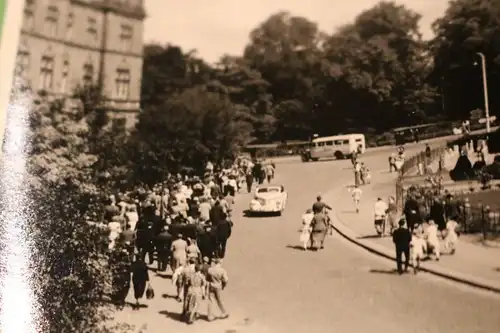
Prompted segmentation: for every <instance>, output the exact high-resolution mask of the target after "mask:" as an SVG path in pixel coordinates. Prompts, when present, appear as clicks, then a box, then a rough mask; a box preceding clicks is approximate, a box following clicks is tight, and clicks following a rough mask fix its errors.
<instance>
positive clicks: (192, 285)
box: [185, 265, 207, 324]
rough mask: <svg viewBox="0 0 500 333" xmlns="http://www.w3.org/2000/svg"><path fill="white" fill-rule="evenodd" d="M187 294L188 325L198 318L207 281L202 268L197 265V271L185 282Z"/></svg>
mask: <svg viewBox="0 0 500 333" xmlns="http://www.w3.org/2000/svg"><path fill="white" fill-rule="evenodd" d="M185 283H186V288H187V293H186V300H185V302H186V313H185V318H186V322H187V323H188V324H193V323H194V321H195V319H196V318H197V316H198V310H199V307H200V304H201V302H202V300H203V299H205V291H206V289H207V288H206V284H207V281H206V279H205V276H204V275H203V273H202V266H201V265H196V266H195V271H194V272H193V273H191V274H190V275H189V277H188V278H187V279H186V281H185Z"/></svg>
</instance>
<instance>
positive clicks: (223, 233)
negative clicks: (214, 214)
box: [215, 214, 232, 259]
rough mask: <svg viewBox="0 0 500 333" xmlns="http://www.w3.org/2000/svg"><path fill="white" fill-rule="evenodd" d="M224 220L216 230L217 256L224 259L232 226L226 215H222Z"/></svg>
mask: <svg viewBox="0 0 500 333" xmlns="http://www.w3.org/2000/svg"><path fill="white" fill-rule="evenodd" d="M222 217H223V219H222V220H221V221H220V222H219V224H218V225H217V226H216V227H215V228H216V255H217V257H218V258H221V259H223V258H224V257H225V256H226V246H227V240H228V239H229V237H231V232H232V225H231V222H230V221H229V220H228V219H227V217H226V215H225V214H223V215H222Z"/></svg>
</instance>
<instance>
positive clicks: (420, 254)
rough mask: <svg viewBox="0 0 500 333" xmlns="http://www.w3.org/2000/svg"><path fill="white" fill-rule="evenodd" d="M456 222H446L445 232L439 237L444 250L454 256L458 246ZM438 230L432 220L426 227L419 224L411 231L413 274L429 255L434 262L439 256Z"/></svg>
mask: <svg viewBox="0 0 500 333" xmlns="http://www.w3.org/2000/svg"><path fill="white" fill-rule="evenodd" d="M457 229H458V222H457V221H455V220H451V219H450V220H448V221H447V222H446V231H445V233H444V234H442V235H441V237H442V238H443V239H444V249H445V251H447V252H449V253H450V254H454V253H455V251H456V249H457V244H458V233H457ZM439 234H440V232H439V229H438V226H437V225H436V223H435V222H434V220H429V221H428V222H427V225H426V226H424V224H421V225H420V226H418V227H417V228H415V229H414V230H413V235H412V239H411V243H410V246H411V258H412V261H413V267H414V270H415V274H416V273H417V271H418V269H419V268H420V262H421V261H422V260H424V259H426V258H428V257H429V256H430V255H433V256H434V258H435V260H436V261H439V258H440V256H441V243H440V241H439Z"/></svg>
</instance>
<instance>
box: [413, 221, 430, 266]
mask: <svg viewBox="0 0 500 333" xmlns="http://www.w3.org/2000/svg"><path fill="white" fill-rule="evenodd" d="M426 253H427V243H426V242H425V239H423V238H422V234H421V232H420V230H414V231H413V236H412V239H411V258H412V262H413V272H414V273H415V274H417V272H418V270H419V269H420V262H421V261H422V260H424V258H425V256H426V255H425V254H426Z"/></svg>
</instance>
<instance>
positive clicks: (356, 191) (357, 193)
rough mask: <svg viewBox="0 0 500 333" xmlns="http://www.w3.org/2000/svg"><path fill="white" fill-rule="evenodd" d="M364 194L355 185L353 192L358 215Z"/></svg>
mask: <svg viewBox="0 0 500 333" xmlns="http://www.w3.org/2000/svg"><path fill="white" fill-rule="evenodd" d="M362 194H363V191H362V190H361V189H360V188H359V186H358V185H355V186H354V188H353V189H352V190H351V195H352V201H353V202H354V207H355V208H356V213H359V204H360V201H361V195H362Z"/></svg>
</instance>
